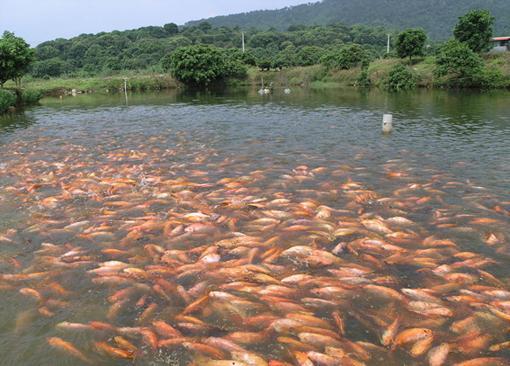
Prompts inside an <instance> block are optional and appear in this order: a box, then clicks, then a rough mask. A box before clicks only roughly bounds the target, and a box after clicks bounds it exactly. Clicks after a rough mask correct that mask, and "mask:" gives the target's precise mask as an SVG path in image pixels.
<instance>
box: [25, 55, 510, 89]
mask: <svg viewBox="0 0 510 366" xmlns="http://www.w3.org/2000/svg"><path fill="white" fill-rule="evenodd" d="M400 62H402V60H399V59H380V60H375V61H373V62H372V63H371V64H370V66H369V68H368V78H369V79H370V83H371V85H372V86H374V87H377V88H383V87H384V82H385V80H386V79H387V78H388V74H389V72H390V70H391V69H392V68H393V67H394V66H395V65H396V64H398V63H400ZM485 64H486V66H488V67H490V68H493V69H495V70H498V71H499V72H500V74H501V77H502V83H501V85H502V88H510V53H509V54H508V55H506V54H505V55H499V56H490V57H487V58H486V59H485ZM410 67H411V68H412V71H413V73H414V74H415V76H416V84H417V86H418V87H421V88H429V89H430V88H437V87H441V83H440V81H439V80H437V79H436V78H435V77H434V67H435V65H434V59H433V58H432V57H427V58H423V59H420V60H417V61H416V62H414V63H413V64H412V65H411V66H410ZM360 73H361V69H360V68H353V69H350V70H327V69H326V68H325V67H324V66H322V65H313V66H305V67H291V68H286V69H283V70H271V71H261V70H259V69H258V68H255V67H253V68H250V69H249V70H248V74H247V77H246V79H244V80H233V81H231V82H229V83H228V84H229V85H241V86H252V87H257V88H258V87H260V85H261V83H262V80H263V81H264V84H265V85H266V86H267V85H269V84H271V83H272V84H273V85H274V86H275V87H287V86H294V87H295V86H301V87H307V88H313V89H329V88H339V87H352V86H355V85H356V83H357V81H358V78H359V76H360ZM125 79H126V81H127V89H128V90H129V91H158V90H168V89H178V88H181V87H182V84H180V83H179V82H178V81H177V80H175V79H174V78H173V77H172V76H170V75H169V74H161V73H143V72H140V73H133V72H129V73H127V75H126V74H119V75H115V76H108V77H102V76H94V77H82V78H54V79H26V80H25V81H24V83H23V84H24V88H25V89H26V90H37V91H40V92H41V93H42V94H43V95H45V96H64V95H72V94H83V93H102V94H107V93H117V92H122V91H123V90H124V80H125Z"/></svg>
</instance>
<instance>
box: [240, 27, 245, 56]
mask: <svg viewBox="0 0 510 366" xmlns="http://www.w3.org/2000/svg"><path fill="white" fill-rule="evenodd" d="M241 37H242V40H243V53H244V52H245V51H246V48H245V46H244V32H241Z"/></svg>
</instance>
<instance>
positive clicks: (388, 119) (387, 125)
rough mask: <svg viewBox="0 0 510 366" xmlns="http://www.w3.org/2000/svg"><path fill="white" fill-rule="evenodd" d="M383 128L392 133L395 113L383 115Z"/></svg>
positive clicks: (384, 130) (385, 131)
mask: <svg viewBox="0 0 510 366" xmlns="http://www.w3.org/2000/svg"><path fill="white" fill-rule="evenodd" d="M382 130H383V132H384V133H390V132H391V131H393V115H392V114H385V115H384V116H383V123H382Z"/></svg>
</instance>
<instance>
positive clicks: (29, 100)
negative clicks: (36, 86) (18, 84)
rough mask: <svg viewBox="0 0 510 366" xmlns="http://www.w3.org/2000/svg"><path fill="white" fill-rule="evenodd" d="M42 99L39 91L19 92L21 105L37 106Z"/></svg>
mask: <svg viewBox="0 0 510 366" xmlns="http://www.w3.org/2000/svg"><path fill="white" fill-rule="evenodd" d="M42 97H43V93H42V92H41V91H40V90H32V89H29V90H23V91H22V92H21V98H20V99H21V104H23V105H32V104H37V103H38V102H39V101H40V100H41V98H42Z"/></svg>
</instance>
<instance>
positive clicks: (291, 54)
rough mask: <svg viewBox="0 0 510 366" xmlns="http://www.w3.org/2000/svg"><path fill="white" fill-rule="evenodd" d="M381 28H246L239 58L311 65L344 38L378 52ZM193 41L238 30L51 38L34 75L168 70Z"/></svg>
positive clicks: (221, 44)
mask: <svg viewBox="0 0 510 366" xmlns="http://www.w3.org/2000/svg"><path fill="white" fill-rule="evenodd" d="M386 33H387V32H386V31H385V30H384V29H382V28H380V27H366V26H359V25H357V26H353V27H347V26H345V25H342V24H331V25H327V26H299V27H293V28H291V30H289V31H283V32H280V31H276V30H274V29H272V30H258V29H248V30H245V35H246V45H247V52H246V53H245V54H244V56H243V60H242V62H243V63H245V64H247V65H252V66H254V65H257V66H259V67H262V68H264V69H271V68H285V67H289V66H308V65H314V64H318V63H319V62H320V58H321V57H322V55H323V54H324V52H325V51H324V48H323V47H328V48H331V49H338V48H340V47H342V46H343V45H344V44H345V43H359V44H363V46H364V47H365V48H367V49H370V50H371V52H373V53H375V54H377V53H379V52H382V51H383V49H384V47H385V44H386ZM198 44H207V45H211V46H216V47H218V48H222V49H237V50H240V49H241V31H240V29H238V28H227V27H212V26H211V25H210V24H207V23H204V24H201V25H197V26H189V27H183V28H181V29H179V28H178V27H177V29H176V27H175V25H172V24H167V25H165V26H163V27H143V28H139V29H134V30H127V31H122V32H119V31H114V32H109V33H104V32H103V33H98V34H95V35H93V34H82V35H80V36H78V37H75V38H72V39H69V40H67V39H56V40H54V41H49V42H44V43H42V44H40V45H39V46H37V48H36V53H37V60H38V65H37V67H34V68H32V70H33V76H35V77H47V76H51V77H56V76H61V75H81V76H91V75H111V74H113V73H114V72H115V71H119V70H123V71H127V70H138V71H145V70H154V69H158V68H161V67H166V68H167V69H168V65H167V66H164V65H165V64H168V60H167V58H168V57H169V55H170V54H172V53H173V52H175V50H177V49H178V48H181V47H187V46H191V45H198ZM50 60H51V61H50ZM57 60H59V61H60V62H59V63H58V64H57V62H56V61H57ZM39 63H40V64H39Z"/></svg>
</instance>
